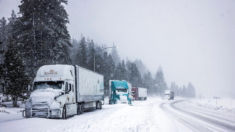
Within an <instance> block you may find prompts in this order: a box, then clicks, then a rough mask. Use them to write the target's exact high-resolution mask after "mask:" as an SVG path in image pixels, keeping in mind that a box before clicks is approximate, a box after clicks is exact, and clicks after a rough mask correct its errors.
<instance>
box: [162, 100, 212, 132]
mask: <svg viewBox="0 0 235 132" xmlns="http://www.w3.org/2000/svg"><path fill="white" fill-rule="evenodd" d="M164 105H165V103H162V104H161V105H160V108H162V109H163V110H164V111H165V112H167V113H169V114H170V115H171V116H172V117H173V118H175V119H176V120H178V121H179V122H181V123H182V124H184V125H185V126H187V127H188V128H189V129H191V130H192V131H195V132H212V131H211V130H209V129H207V128H205V127H202V126H200V125H198V124H197V123H196V122H192V121H191V122H190V121H188V120H187V119H186V118H184V117H182V116H180V115H179V114H177V113H175V112H172V111H171V110H169V109H167V108H166V107H164Z"/></svg>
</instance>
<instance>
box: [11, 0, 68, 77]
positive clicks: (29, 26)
mask: <svg viewBox="0 0 235 132" xmlns="http://www.w3.org/2000/svg"><path fill="white" fill-rule="evenodd" d="M64 4H67V0H22V1H21V5H20V6H19V14H21V17H20V18H19V20H20V23H19V24H17V26H16V28H14V30H18V33H19V34H18V39H17V43H18V45H19V49H20V52H21V53H22V55H23V59H24V61H26V64H27V69H28V72H29V74H30V75H31V77H34V76H35V74H36V69H37V68H38V67H40V66H41V65H45V64H57V63H63V64H66V63H69V62H70V57H69V47H71V46H72V45H71V42H70V35H69V33H68V30H67V27H66V24H67V23H68V22H69V21H68V14H67V13H66V10H65V9H64Z"/></svg>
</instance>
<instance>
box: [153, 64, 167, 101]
mask: <svg viewBox="0 0 235 132" xmlns="http://www.w3.org/2000/svg"><path fill="white" fill-rule="evenodd" d="M155 85H156V86H157V91H158V94H159V95H160V96H163V94H164V91H165V90H166V89H167V85H166V82H165V78H164V75H163V71H162V68H161V66H160V67H159V68H158V71H157V73H156V76H155Z"/></svg>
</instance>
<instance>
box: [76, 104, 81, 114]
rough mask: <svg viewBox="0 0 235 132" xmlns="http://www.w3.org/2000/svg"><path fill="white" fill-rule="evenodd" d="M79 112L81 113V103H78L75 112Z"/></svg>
mask: <svg viewBox="0 0 235 132" xmlns="http://www.w3.org/2000/svg"><path fill="white" fill-rule="evenodd" d="M81 113H82V109H81V105H80V104H78V108H77V114H78V115H80V114H81Z"/></svg>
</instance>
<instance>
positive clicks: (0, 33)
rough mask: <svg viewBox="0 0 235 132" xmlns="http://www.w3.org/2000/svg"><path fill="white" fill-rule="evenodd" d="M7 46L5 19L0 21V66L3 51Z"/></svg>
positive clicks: (2, 60) (2, 59)
mask: <svg viewBox="0 0 235 132" xmlns="http://www.w3.org/2000/svg"><path fill="white" fill-rule="evenodd" d="M6 45H7V22H6V19H5V17H3V18H2V19H0V64H3V63H4V50H6Z"/></svg>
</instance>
